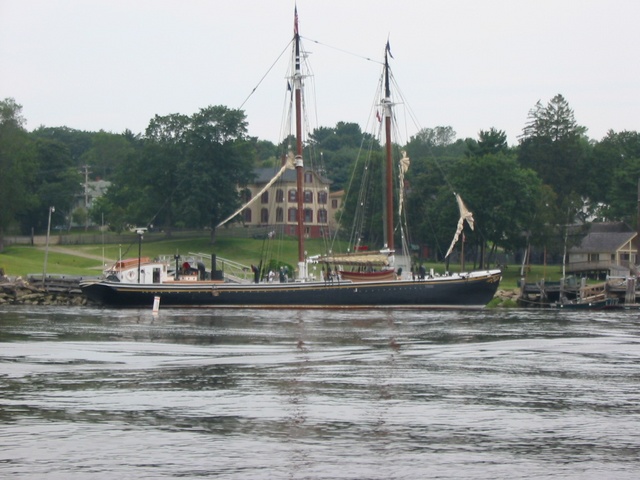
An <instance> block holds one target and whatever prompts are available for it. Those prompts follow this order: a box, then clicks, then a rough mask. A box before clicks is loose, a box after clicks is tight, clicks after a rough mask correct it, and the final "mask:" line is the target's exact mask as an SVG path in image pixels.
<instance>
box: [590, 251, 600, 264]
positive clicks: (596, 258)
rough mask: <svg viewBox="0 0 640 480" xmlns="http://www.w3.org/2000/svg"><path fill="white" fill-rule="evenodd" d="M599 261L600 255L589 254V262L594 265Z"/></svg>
mask: <svg viewBox="0 0 640 480" xmlns="http://www.w3.org/2000/svg"><path fill="white" fill-rule="evenodd" d="M598 260H600V255H599V254H597V253H590V254H589V262H591V263H593V262H597V261H598Z"/></svg>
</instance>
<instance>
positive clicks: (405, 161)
mask: <svg viewBox="0 0 640 480" xmlns="http://www.w3.org/2000/svg"><path fill="white" fill-rule="evenodd" d="M410 164H411V160H409V157H407V152H406V151H404V150H403V151H402V158H401V159H400V164H399V170H400V173H399V177H400V195H399V199H398V218H402V205H403V204H404V174H405V173H407V170H409V165H410Z"/></svg>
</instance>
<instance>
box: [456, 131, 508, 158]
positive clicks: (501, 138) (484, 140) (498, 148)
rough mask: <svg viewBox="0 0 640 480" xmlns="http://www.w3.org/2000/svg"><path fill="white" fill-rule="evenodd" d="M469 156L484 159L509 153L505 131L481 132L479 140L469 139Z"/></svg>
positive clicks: (467, 141)
mask: <svg viewBox="0 0 640 480" xmlns="http://www.w3.org/2000/svg"><path fill="white" fill-rule="evenodd" d="M466 143H467V148H468V150H469V151H468V155H469V156H472V157H482V156H484V155H490V154H493V155H495V154H498V153H507V152H508V151H509V146H508V145H507V134H506V133H505V132H504V130H496V129H495V128H493V127H492V128H491V129H489V130H480V133H479V134H478V140H477V141H475V140H473V139H467V140H466Z"/></svg>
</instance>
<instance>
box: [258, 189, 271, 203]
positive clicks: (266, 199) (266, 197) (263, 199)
mask: <svg viewBox="0 0 640 480" xmlns="http://www.w3.org/2000/svg"><path fill="white" fill-rule="evenodd" d="M260 203H269V192H268V191H267V192H262V196H261V197H260Z"/></svg>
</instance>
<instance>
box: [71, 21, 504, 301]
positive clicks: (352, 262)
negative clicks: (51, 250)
mask: <svg viewBox="0 0 640 480" xmlns="http://www.w3.org/2000/svg"><path fill="white" fill-rule="evenodd" d="M389 55H390V51H389V44H388V42H387V44H386V46H385V55H384V64H383V77H382V78H383V84H384V89H383V92H384V93H383V94H382V98H381V99H380V101H379V103H380V106H381V108H382V115H383V117H384V119H382V118H381V119H380V121H381V123H382V121H383V120H384V126H385V128H384V129H385V149H384V150H385V157H386V162H385V167H384V168H385V170H386V175H385V177H386V180H385V188H386V192H385V194H384V199H385V200H384V209H383V211H384V248H383V249H381V250H378V251H363V250H361V249H355V251H353V252H350V253H345V254H326V255H316V256H311V257H308V256H307V255H306V253H305V247H304V234H303V232H304V215H303V208H304V205H303V175H304V161H303V134H302V117H303V114H302V107H303V96H302V95H303V83H304V82H303V78H304V75H303V74H302V71H301V46H300V34H299V31H298V16H297V11H296V12H295V15H294V35H293V40H292V59H293V64H294V67H293V70H292V72H293V73H292V77H291V78H290V79H289V80H288V90H289V89H290V90H291V92H292V95H291V98H292V105H293V106H294V108H295V143H296V145H295V153H294V152H290V153H289V154H288V155H287V158H286V161H285V162H283V163H284V164H283V165H282V167H281V168H280V170H279V172H278V173H277V174H276V176H275V177H274V179H273V180H272V181H271V182H269V183H268V184H267V185H266V186H265V187H264V189H263V190H262V191H266V190H267V189H269V188H270V187H271V186H272V185H273V184H274V182H275V181H276V180H277V178H278V177H280V176H282V175H283V174H284V172H285V171H287V170H289V169H295V172H296V187H297V197H296V198H297V219H296V220H297V222H296V223H297V225H296V234H297V235H296V236H297V239H298V264H297V269H296V271H297V277H296V278H295V279H292V280H291V281H289V280H288V279H282V278H281V279H280V280H281V281H279V282H278V281H276V282H273V281H269V280H268V279H267V280H263V279H262V278H261V277H262V275H261V272H260V269H259V268H256V267H253V268H252V270H253V271H254V273H255V275H252V276H251V277H252V278H250V279H246V278H245V279H242V278H239V277H238V276H233V275H226V274H225V273H224V272H223V271H221V270H219V269H218V268H217V263H216V257H215V255H213V256H212V259H211V266H210V270H209V271H207V268H206V267H205V265H204V262H203V261H200V260H198V261H196V262H195V264H192V263H190V262H187V261H185V262H182V261H181V260H179V259H178V257H176V259H175V265H172V264H171V262H168V261H161V260H150V259H143V258H140V256H139V257H138V258H137V259H136V258H134V259H128V260H120V261H119V262H117V263H116V264H114V265H113V266H112V267H111V268H109V269H108V270H107V271H106V272H105V278H103V279H99V280H94V281H85V282H83V283H81V285H80V286H81V288H82V291H83V293H84V294H85V295H86V296H87V297H88V298H90V299H91V300H93V301H96V302H99V303H101V304H104V305H109V306H122V307H150V306H152V305H156V304H157V303H158V302H159V303H160V304H161V305H163V306H171V307H253V308H372V307H378V308H380V307H382V308H432V309H436V308H447V309H452V308H454V309H458V308H482V307H484V306H486V304H487V303H488V302H489V301H490V300H491V299H492V298H493V297H494V295H495V293H496V291H497V289H498V285H499V283H500V280H501V275H502V274H501V271H500V270H498V269H493V270H482V271H472V272H463V273H453V274H446V275H435V274H426V272H424V271H421V272H419V274H418V275H415V272H413V273H412V272H411V271H409V269H408V268H407V269H406V270H405V271H404V272H402V271H401V270H402V269H401V268H399V267H398V265H397V264H396V255H397V252H396V251H395V245H394V220H393V219H394V201H393V200H394V193H393V182H392V179H393V173H392V172H393V166H394V165H393V155H392V139H391V122H392V116H393V103H392V101H391V93H390V80H389V76H390V73H389ZM408 165H409V159H408V158H407V157H406V155H403V157H402V159H401V160H400V167H399V170H400V179H401V181H400V183H401V184H402V183H403V182H402V176H403V175H404V173H405V172H406V169H407V168H408ZM261 193H262V192H259V193H258V194H256V195H254V196H253V200H252V201H254V200H256V199H257V198H260V197H261ZM399 198H400V202H399V203H400V205H402V199H403V194H400V197H399ZM456 198H457V199H458V205H459V207H460V220H459V222H458V228H457V231H456V233H455V235H454V239H453V241H452V244H451V248H450V249H449V252H450V251H451V249H452V248H453V246H454V245H455V243H456V242H457V240H458V238H459V236H460V233H461V232H462V229H463V226H464V222H467V223H468V224H469V226H470V227H473V217H472V214H471V213H470V212H469V211H468V210H467V209H466V207H465V206H464V203H463V202H462V199H461V198H460V197H459V196H456ZM246 207H247V205H244V206H243V207H242V208H240V209H239V210H238V211H236V212H235V213H234V214H233V215H231V216H230V217H229V218H227V219H225V220H224V221H223V222H221V224H220V225H222V224H224V223H225V222H227V221H229V220H231V219H232V218H233V217H234V216H235V215H237V214H239V213H240V212H242V211H243V209H244V208H246ZM314 264H315V265H318V264H320V265H322V266H323V271H324V272H325V274H324V275H323V278H322V279H320V280H318V279H315V278H314V277H313V276H312V275H309V270H310V265H314ZM349 267H351V268H350V269H349ZM281 277H282V275H281Z"/></svg>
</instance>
